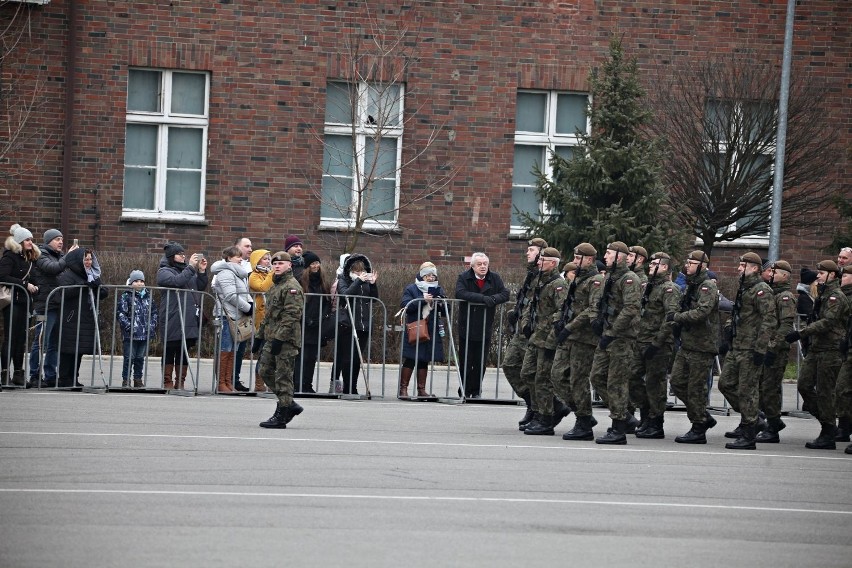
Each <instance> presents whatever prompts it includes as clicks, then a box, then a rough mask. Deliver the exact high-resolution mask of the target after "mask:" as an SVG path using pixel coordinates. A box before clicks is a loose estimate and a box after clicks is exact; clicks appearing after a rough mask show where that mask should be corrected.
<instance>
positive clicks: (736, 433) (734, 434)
mask: <svg viewBox="0 0 852 568" xmlns="http://www.w3.org/2000/svg"><path fill="white" fill-rule="evenodd" d="M742 435H743V425H742V424H737V427H736V428H734V429H733V430H731V431H730V432H725V437H726V438H731V439H732V440H737V439H739V438H741V437H742Z"/></svg>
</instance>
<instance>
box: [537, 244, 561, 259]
mask: <svg viewBox="0 0 852 568" xmlns="http://www.w3.org/2000/svg"><path fill="white" fill-rule="evenodd" d="M541 258H555V259H557V260H559V259H560V258H562V255H561V254H560V253H559V250H557V249H555V248H553V247H547V248H546V249H544V250H543V251H541Z"/></svg>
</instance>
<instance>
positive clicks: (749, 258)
mask: <svg viewBox="0 0 852 568" xmlns="http://www.w3.org/2000/svg"><path fill="white" fill-rule="evenodd" d="M740 262H748V263H750V264H756V265H758V266H760V267H763V259H761V258H760V257H759V256H758V255H757V254H755V253H753V252H747V253H745V254H744V255H742V256H741V257H740Z"/></svg>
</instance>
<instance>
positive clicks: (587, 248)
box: [574, 243, 598, 256]
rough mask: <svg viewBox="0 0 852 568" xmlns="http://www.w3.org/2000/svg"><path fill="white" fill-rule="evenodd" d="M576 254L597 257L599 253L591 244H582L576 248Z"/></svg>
mask: <svg viewBox="0 0 852 568" xmlns="http://www.w3.org/2000/svg"><path fill="white" fill-rule="evenodd" d="M574 254H576V255H577V256H595V255H597V254H598V251H597V250H596V249H595V247H593V246H592V245H591V243H580V244H579V245H577V246H576V247H574Z"/></svg>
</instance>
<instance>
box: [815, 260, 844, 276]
mask: <svg viewBox="0 0 852 568" xmlns="http://www.w3.org/2000/svg"><path fill="white" fill-rule="evenodd" d="M817 270H825V271H826V272H834V273H835V274H840V268H838V267H837V263H836V262H834V261H833V260H831V259H829V260H823V261H822V262H820V263H819V264H817Z"/></svg>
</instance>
